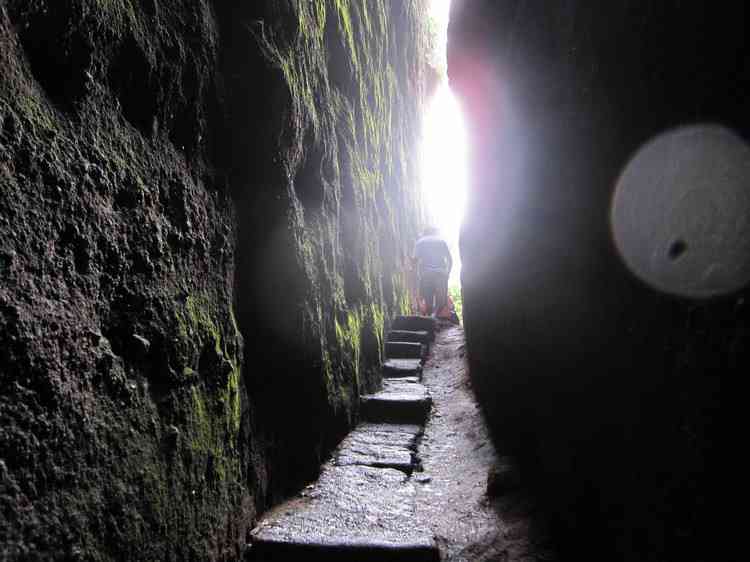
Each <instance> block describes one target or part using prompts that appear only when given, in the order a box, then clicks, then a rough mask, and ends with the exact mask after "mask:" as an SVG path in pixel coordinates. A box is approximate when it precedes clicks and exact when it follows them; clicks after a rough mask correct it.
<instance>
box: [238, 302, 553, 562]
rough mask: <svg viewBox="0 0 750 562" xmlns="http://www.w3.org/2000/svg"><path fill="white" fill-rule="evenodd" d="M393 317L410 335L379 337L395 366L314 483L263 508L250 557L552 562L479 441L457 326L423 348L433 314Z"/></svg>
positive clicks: (531, 512)
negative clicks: (385, 342)
mask: <svg viewBox="0 0 750 562" xmlns="http://www.w3.org/2000/svg"><path fill="white" fill-rule="evenodd" d="M422 325H426V327H427V328H428V330H427V331H426V332H422V333H420V330H419V327H420V326H422ZM394 326H396V329H395V330H394V331H393V332H391V334H395V335H392V336H391V335H389V337H393V338H398V339H404V340H407V339H409V340H414V339H417V340H420V341H417V342H414V343H410V342H408V341H407V342H400V341H398V339H392V340H391V341H390V342H389V344H393V345H390V346H388V345H387V346H386V356H387V357H389V360H388V361H387V362H386V364H388V363H390V368H391V369H392V371H391V372H392V373H393V376H390V377H386V378H385V379H384V382H383V389H382V390H381V391H379V392H377V393H375V394H372V395H367V396H363V397H362V398H361V418H362V423H360V424H359V425H358V426H357V427H356V428H355V429H354V430H353V431H352V432H351V433H350V434H349V435H348V436H347V437H346V438H345V439H344V440H343V441H342V442H341V444H340V445H339V447H338V448H337V449H336V451H334V454H333V456H332V458H331V459H330V460H329V461H328V462H327V463H326V464H325V465H324V466H323V467H322V470H321V475H320V478H319V479H318V481H317V482H314V483H311V484H310V485H309V486H307V488H305V490H303V491H302V492H301V493H300V494H299V495H298V496H297V497H295V498H291V499H289V500H288V501H286V502H284V503H283V504H281V505H279V506H277V507H275V508H274V509H272V510H270V511H269V512H268V513H266V514H265V515H264V516H263V517H262V518H261V521H259V523H258V525H257V526H256V528H255V529H254V530H253V532H252V545H251V551H250V555H249V557H248V560H253V561H260V560H326V562H331V561H332V560H342V561H343V560H346V561H349V560H358V561H360V562H361V561H364V560H373V561H374V560H377V561H378V562H382V561H385V560H388V561H397V560H403V561H404V562H416V561H417V560H424V561H425V562H427V561H429V562H437V560H438V559H440V560H466V561H472V562H474V561H491V560H498V561H507V562H510V561H542V560H553V559H554V557H553V556H552V554H551V551H550V549H549V548H548V546H547V540H546V539H545V536H544V534H543V533H540V531H539V525H538V523H537V521H536V519H537V516H536V513H535V509H534V505H533V502H531V501H530V500H529V498H528V497H527V496H526V495H525V494H524V492H523V491H522V490H520V488H519V479H518V477H517V473H516V472H515V470H514V468H513V466H512V465H511V464H510V463H509V462H508V461H507V460H504V459H502V458H498V456H497V454H496V452H495V450H494V447H493V446H492V443H491V441H490V439H489V436H488V433H487V428H486V426H485V424H484V420H483V418H482V416H481V414H480V412H479V409H478V407H477V403H476V401H475V400H474V396H473V394H472V392H471V389H470V387H469V378H468V376H467V373H466V367H465V362H464V354H465V353H464V343H463V342H464V338H463V330H462V329H461V328H460V327H455V326H450V327H444V328H443V330H442V331H440V332H438V333H437V335H436V336H435V339H434V343H433V344H432V345H431V346H430V345H429V342H430V341H432V340H433V335H434V334H435V326H436V324H435V322H434V321H433V320H432V319H428V318H423V317H398V318H396V319H395V321H394ZM421 341H424V343H421ZM428 347H431V352H430V353H429V356H428V358H427V360H426V362H425V365H424V367H422V365H421V363H422V361H423V360H424V359H423V358H424V357H425V356H426V350H427V348H428ZM394 349H395V350H397V351H395V354H397V355H399V356H400V357H398V358H393V357H392V354H391V353H389V351H392V350H394ZM399 361H400V362H401V363H395V362H399ZM385 371H386V372H388V371H387V370H385ZM488 475H492V476H488ZM488 478H489V479H490V480H491V481H492V485H491V486H489V488H490V489H491V490H493V493H492V496H493V497H489V496H488V492H487V491H488Z"/></svg>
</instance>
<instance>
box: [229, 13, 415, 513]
mask: <svg viewBox="0 0 750 562" xmlns="http://www.w3.org/2000/svg"><path fill="white" fill-rule="evenodd" d="M423 12H424V7H423V6H422V3H420V2H398V1H395V0H393V1H368V2H353V1H347V0H341V1H337V2H324V1H315V2H291V3H286V2H282V3H279V2H258V3H252V4H248V5H246V6H243V7H241V8H235V9H226V10H224V9H223V10H221V11H220V13H222V17H223V18H225V21H226V28H227V29H229V30H230V33H232V34H233V35H232V40H231V45H232V46H231V49H230V50H229V51H228V52H227V54H226V60H225V64H226V65H228V66H229V67H230V68H241V67H242V66H243V65H248V66H249V67H251V68H253V70H252V71H251V72H243V73H237V74H234V75H231V73H230V72H229V71H227V72H226V77H227V82H226V91H227V95H228V98H229V100H230V105H231V113H232V115H233V118H234V122H233V123H232V124H231V129H232V130H231V132H230V134H231V135H232V136H233V140H232V147H233V148H232V151H231V160H232V162H231V163H229V164H228V166H227V167H228V168H229V169H230V170H231V171H232V174H233V176H232V178H233V179H232V185H233V187H234V189H235V191H234V194H235V198H236V200H237V201H238V215H239V216H240V217H242V220H241V221H240V224H239V242H238V264H239V270H238V280H237V287H238V290H239V291H241V294H240V299H239V305H240V306H239V317H240V324H241V325H242V326H243V333H245V335H246V344H247V346H246V360H247V365H248V369H247V380H248V384H249V385H250V389H251V394H252V395H253V399H254V400H257V410H256V412H255V416H256V417H255V419H256V424H257V429H258V435H259V438H260V439H262V440H263V445H264V447H265V448H266V450H267V455H266V464H265V465H264V466H265V470H266V474H267V475H268V486H269V487H268V491H269V494H270V495H271V496H272V497H274V498H277V497H280V496H283V495H284V494H287V493H289V492H291V491H292V490H294V489H295V487H298V486H299V485H301V484H302V483H303V482H305V481H308V480H310V479H312V478H313V477H314V475H315V473H316V471H317V469H318V465H319V464H320V460H321V459H322V458H323V457H324V455H325V454H326V451H328V450H330V448H331V447H332V446H333V445H334V444H335V443H336V442H337V441H338V439H340V437H341V436H342V435H343V432H345V431H346V429H347V428H348V427H349V426H350V424H351V423H352V421H353V420H354V419H355V416H356V414H357V406H358V396H359V393H360V392H362V391H364V390H367V389H372V388H373V387H374V386H375V385H377V384H378V383H379V379H378V377H379V374H378V369H377V368H376V367H377V366H378V364H379V362H380V352H381V347H382V340H383V330H384V326H385V325H387V323H388V322H389V319H390V317H391V316H392V314H393V313H395V312H398V311H400V310H401V311H403V310H406V309H407V307H408V296H407V295H408V293H407V291H406V280H405V277H404V272H405V265H406V263H405V260H406V257H407V256H408V255H409V252H410V251H411V244H413V241H414V239H415V237H416V234H417V230H418V227H419V221H420V206H419V189H418V175H417V160H416V159H415V158H414V157H413V156H412V154H414V153H415V151H416V150H415V149H416V142H417V139H418V136H419V132H420V121H419V110H420V105H421V103H422V98H423V96H424V93H423V81H424V78H423V74H424V61H425V57H424V55H423V49H424V47H423V42H424V40H425V37H424V31H423V25H424V23H425V22H424V13H423ZM223 21H224V20H223ZM258 45H260V47H261V51H260V52H258V47H257V46H258ZM253 49H255V52H254V53H253ZM248 53H251V55H249V54H248Z"/></svg>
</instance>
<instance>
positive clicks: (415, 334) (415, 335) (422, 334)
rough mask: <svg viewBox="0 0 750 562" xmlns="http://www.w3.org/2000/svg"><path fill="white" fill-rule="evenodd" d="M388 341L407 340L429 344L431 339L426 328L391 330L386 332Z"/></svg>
mask: <svg viewBox="0 0 750 562" xmlns="http://www.w3.org/2000/svg"><path fill="white" fill-rule="evenodd" d="M386 339H387V340H388V341H409V342H416V343H423V344H425V345H429V343H430V341H431V340H432V338H431V336H430V332H428V331H426V330H416V331H412V330H391V331H390V332H388V337H387V338H386Z"/></svg>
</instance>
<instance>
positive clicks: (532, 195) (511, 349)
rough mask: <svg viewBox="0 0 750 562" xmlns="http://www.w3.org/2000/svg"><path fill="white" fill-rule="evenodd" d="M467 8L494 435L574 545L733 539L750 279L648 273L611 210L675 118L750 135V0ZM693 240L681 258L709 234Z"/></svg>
mask: <svg viewBox="0 0 750 562" xmlns="http://www.w3.org/2000/svg"><path fill="white" fill-rule="evenodd" d="M452 10H453V12H452V16H451V23H450V28H449V40H448V73H449V77H450V81H451V84H452V87H453V89H454V91H455V92H456V93H457V94H458V96H459V97H460V99H461V104H462V106H463V109H464V114H465V116H466V120H467V132H468V137H469V143H470V145H471V147H472V151H471V155H470V168H471V172H470V174H469V175H470V177H471V186H470V188H469V194H468V196H467V201H468V204H467V209H466V220H465V221H464V228H463V231H462V236H461V260H462V264H463V269H462V282H463V283H462V285H463V297H464V300H463V314H464V320H465V325H466V334H467V349H468V352H469V364H470V369H471V377H472V382H473V385H474V388H475V390H476V392H477V396H478V398H479V400H480V402H481V403H482V405H483V406H484V411H485V413H486V415H487V417H488V420H489V423H490V427H491V431H492V436H493V438H495V440H496V442H497V443H499V444H500V446H501V447H503V448H505V450H510V451H513V452H514V453H515V454H517V455H518V456H519V459H520V460H521V461H522V464H523V468H524V469H525V470H524V472H523V475H524V482H529V481H530V480H532V481H533V482H534V485H535V486H538V487H539V489H540V490H543V491H542V492H541V493H540V497H543V498H544V499H545V501H546V502H547V505H546V507H547V508H548V509H550V512H551V513H553V514H554V529H555V532H556V534H557V536H558V538H559V539H560V541H561V543H562V544H565V545H567V548H566V550H567V552H566V554H567V556H568V557H570V558H571V559H582V558H587V559H600V560H605V559H606V560H613V561H615V560H628V561H631V560H632V561H638V562H644V561H652V560H658V561H665V560H670V561H671V560H687V559H689V560H713V559H715V558H717V557H719V558H721V557H722V554H719V553H717V551H716V549H717V545H718V544H722V543H723V542H724V540H725V537H726V536H727V533H726V529H725V526H724V525H725V523H724V521H723V520H722V518H717V517H716V514H717V513H720V512H721V510H722V509H723V507H722V506H723V505H724V501H725V498H726V492H725V491H724V490H723V489H722V488H723V484H722V482H724V483H725V482H727V478H726V474H727V470H726V469H727V468H729V467H730V466H731V465H730V464H729V462H728V457H729V453H730V451H731V449H730V448H729V447H723V446H720V443H731V442H733V441H734V440H735V439H737V438H739V435H738V433H737V431H738V428H739V427H741V426H742V422H741V421H739V420H738V419H736V418H737V417H738V416H737V413H739V412H741V411H742V408H734V407H730V406H728V403H727V402H726V401H725V400H726V398H724V397H726V396H732V395H736V394H737V390H739V389H738V385H739V381H741V380H743V378H744V373H746V372H748V366H749V365H750V361H749V358H750V356H749V354H748V350H750V345H748V341H749V340H748V333H750V331H748V320H749V317H748V308H747V299H748V290H747V288H745V289H744V291H740V292H738V293H735V294H733V295H727V296H726V297H725V298H722V299H714V300H698V301H687V300H684V299H678V298H676V297H674V296H670V295H666V294H660V293H657V292H656V291H654V290H652V289H650V288H648V287H646V286H645V285H642V284H641V283H639V282H637V281H636V279H635V277H634V276H631V275H630V274H629V272H628V271H627V270H626V267H625V265H624V263H623V262H622V261H621V260H620V258H619V257H618V255H617V254H616V248H615V245H614V244H613V242H612V236H611V224H610V213H611V202H612V195H613V188H614V186H615V184H616V182H617V178H618V177H619V175H620V174H621V173H622V171H623V169H624V167H625V166H626V164H627V162H628V160H629V159H630V158H631V157H632V155H633V154H634V153H635V152H636V151H637V150H638V148H639V147H640V146H642V145H644V144H645V143H647V142H648V141H649V140H651V139H653V138H654V137H655V136H656V135H658V134H660V133H663V132H664V131H666V130H669V129H671V128H674V127H678V126H682V125H686V124H693V123H701V122H706V123H720V124H722V125H723V126H725V127H729V128H731V129H732V130H734V131H735V132H736V133H737V134H739V135H740V136H742V137H743V138H744V139H747V138H748V137H749V136H750V112H749V111H748V104H747V103H746V100H747V98H748V93H749V92H750V67H748V66H747V65H746V64H744V63H740V62H739V61H747V60H748V43H747V41H745V40H744V37H746V36H747V25H748V21H750V20H748V17H747V9H746V7H745V6H744V5H743V6H740V5H731V6H730V4H724V5H721V6H718V5H716V3H714V2H710V1H704V0H700V1H695V2H690V3H685V2H679V1H676V0H665V1H663V2H659V3H658V4H657V3H650V4H649V3H644V2H630V1H628V0H617V1H613V2H607V3H606V4H605V3H592V2H586V1H579V0H573V1H570V2H563V3H549V2H541V1H536V2H535V1H527V0H454V2H453V3H452ZM676 163H677V160H676V159H675V161H670V162H666V163H665V165H664V169H665V173H667V172H666V170H668V169H671V168H672V167H673V166H674V165H675V164H676ZM710 191H711V192H712V193H714V192H715V191H714V186H713V185H712V187H711V190H710ZM716 193H718V192H716ZM686 198H687V197H686ZM643 203H644V204H648V203H647V202H645V201H644V202H643ZM678 203H680V201H676V200H675V201H674V205H675V206H677V205H678ZM706 207H707V208H708V207H711V206H710V205H707V206H706ZM702 212H703V209H701V210H700V211H697V212H696V213H695V214H694V216H692V217H691V218H690V219H689V221H688V222H690V223H691V224H695V225H698V224H700V225H701V227H700V229H701V230H702V232H703V233H705V235H706V237H718V238H721V234H719V233H720V232H721V230H722V228H723V227H724V226H726V227H727V228H733V225H729V224H727V225H721V224H720V223H719V224H714V225H713V227H709V223H710V222H711V221H707V222H704V219H703V218H701V217H702ZM710 214H712V215H715V214H716V213H715V211H714V210H713V209H712V211H710ZM740 222H742V221H740ZM668 226H669V225H665V229H666V228H667V227H668ZM670 228H671V227H670ZM664 235H665V236H667V235H669V236H672V237H673V240H675V241H677V242H679V241H680V240H681V238H680V237H681V236H682V235H683V233H682V232H679V231H673V232H669V233H666V232H665V234H664ZM648 243H649V244H650V243H653V240H649V241H648ZM675 248H676V250H677V253H674V250H675ZM675 248H672V250H669V248H668V247H667V248H664V251H665V252H668V251H669V252H672V258H671V259H678V256H679V255H681V254H680V252H682V251H683V250H687V251H688V252H689V251H690V250H689V249H687V248H680V245H679V244H677V246H676V247H675ZM646 254H647V255H649V258H644V259H650V257H651V255H650V254H649V252H648V250H647V251H646ZM653 256H654V259H656V258H658V259H663V258H662V257H661V256H660V255H657V254H653ZM727 419H728V420H729V421H727V422H725V420H727ZM733 480H734V478H730V479H729V481H733Z"/></svg>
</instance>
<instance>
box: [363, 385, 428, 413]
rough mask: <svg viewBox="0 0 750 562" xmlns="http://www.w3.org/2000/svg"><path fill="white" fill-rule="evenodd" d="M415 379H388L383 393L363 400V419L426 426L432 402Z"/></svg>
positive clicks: (424, 389)
mask: <svg viewBox="0 0 750 562" xmlns="http://www.w3.org/2000/svg"><path fill="white" fill-rule="evenodd" d="M414 380H415V379H412V378H405V379H386V380H384V381H383V390H381V391H380V392H378V393H376V394H369V395H366V396H363V397H362V398H361V400H360V403H361V415H362V419H364V420H365V421H370V422H389V423H414V424H423V423H424V422H425V420H426V419H427V415H428V414H429V411H430V405H431V404H432V400H431V398H430V394H429V392H427V389H426V388H425V386H424V385H422V384H420V383H418V382H413V381H414Z"/></svg>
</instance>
